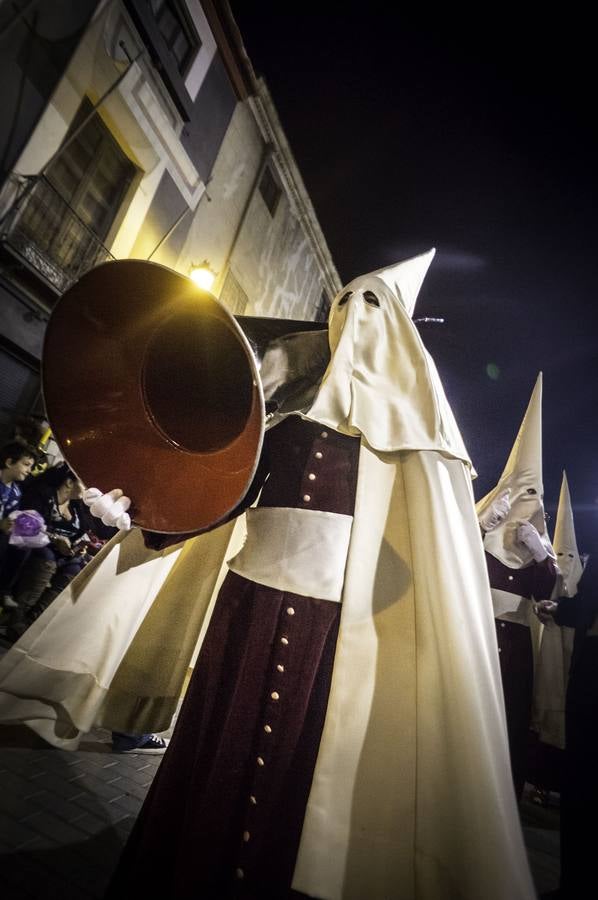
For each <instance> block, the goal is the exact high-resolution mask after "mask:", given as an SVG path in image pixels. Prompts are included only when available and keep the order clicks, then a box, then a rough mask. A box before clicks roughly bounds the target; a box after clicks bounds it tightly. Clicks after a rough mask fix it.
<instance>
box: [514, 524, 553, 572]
mask: <svg viewBox="0 0 598 900" xmlns="http://www.w3.org/2000/svg"><path fill="white" fill-rule="evenodd" d="M517 540H518V541H520V543H522V544H525V546H526V547H527V549H528V550H529V552H530V553H531V555H532V556H533V558H534V559H535V561H536V562H538V563H539V562H542V560H544V559H546V557H547V556H548V550H547V548H546V547H545V546H544V544H543V543H542V538H541V537H540V534H539V532H538V530H537V529H536V528H534V526H533V525H532V523H531V522H522V523H521V525H519V526H518V527H517Z"/></svg>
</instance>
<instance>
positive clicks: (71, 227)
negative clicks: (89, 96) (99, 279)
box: [16, 100, 136, 289]
mask: <svg viewBox="0 0 598 900" xmlns="http://www.w3.org/2000/svg"><path fill="white" fill-rule="evenodd" d="M90 111H91V103H90V102H89V100H85V101H84V102H83V104H82V105H81V106H80V108H79V111H78V113H77V115H76V116H75V119H74V121H73V123H72V125H71V128H70V129H69V131H68V133H67V136H66V138H65V143H66V144H67V146H65V149H64V151H63V152H62V153H60V155H59V156H58V157H57V158H56V159H55V160H54V162H53V163H52V165H51V166H50V168H49V169H48V170H47V172H46V175H45V176H44V177H42V178H38V179H36V184H35V187H34V188H33V189H32V190H31V192H30V193H29V196H28V197H27V201H26V203H25V205H24V207H23V211H22V214H21V215H20V217H19V219H18V221H17V223H16V230H17V231H18V235H19V237H20V239H21V241H23V240H26V241H28V242H29V243H30V246H29V247H27V251H28V252H27V253H26V255H27V257H28V258H29V259H30V261H32V262H33V263H34V265H36V268H38V269H40V270H42V271H43V272H44V274H45V276H46V277H47V278H48V279H49V280H50V281H52V282H53V283H54V284H55V285H56V287H59V288H61V289H64V288H65V287H67V286H68V282H69V280H72V279H73V278H76V277H78V275H80V274H82V272H84V271H86V269H89V268H91V266H93V265H95V264H96V263H97V262H100V261H102V260H103V259H106V258H107V256H109V254H108V251H107V250H106V248H105V247H104V245H103V241H104V240H105V239H106V237H107V235H108V232H109V231H110V228H111V226H112V224H113V222H114V220H115V218H116V215H117V213H118V211H119V209H120V206H121V203H122V201H123V198H124V195H125V193H126V191H127V189H128V187H129V185H130V184H131V181H132V179H133V177H134V175H135V173H136V168H135V166H134V165H133V163H132V162H131V161H130V160H129V159H128V157H127V156H126V155H125V154H124V153H123V151H122V150H121V149H120V147H119V145H118V144H117V143H116V141H115V140H114V138H113V137H112V135H111V134H110V131H109V130H108V129H107V128H106V126H105V125H104V123H103V122H102V120H101V118H100V117H99V115H97V114H96V115H95V116H93V118H91V119H90V120H89V122H87V124H86V125H85V127H84V128H83V130H82V131H81V132H80V133H79V134H78V135H77V137H76V138H75V139H74V140H72V141H71V143H67V142H68V140H69V138H70V136H71V135H72V134H73V133H74V132H75V131H76V129H77V128H78V127H79V126H80V124H81V122H82V121H83V120H84V118H85V117H86V116H87V115H88V114H89V112H90ZM21 252H23V249H22V248H21ZM40 254H41V256H40ZM42 258H43V262H42V261H41V260H42ZM36 259H37V260H38V261H39V265H38V264H37V263H36ZM61 281H63V282H64V283H61Z"/></svg>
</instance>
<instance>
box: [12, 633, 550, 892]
mask: <svg viewBox="0 0 598 900" xmlns="http://www.w3.org/2000/svg"><path fill="white" fill-rule="evenodd" d="M1 652H2V647H1V646H0V653H1ZM161 759H162V757H161V756H148V755H142V754H113V753H112V752H111V745H110V734H109V732H107V731H103V730H99V729H98V730H96V731H93V732H91V733H90V734H89V735H88V736H87V739H86V740H85V741H84V742H82V744H81V745H80V748H79V750H77V751H76V752H67V751H62V750H56V749H54V748H52V747H49V746H48V745H47V744H46V743H45V742H43V741H42V740H41V739H39V738H37V737H36V736H35V735H34V734H33V733H32V732H31V731H29V729H26V728H12V727H8V726H0V897H1V898H2V900H13V898H15V900H16V898H19V900H21V898H22V900H54V898H56V900H90V898H101V897H102V896H103V893H104V890H105V887H106V884H107V882H108V879H109V878H110V875H111V873H112V871H113V869H114V866H115V865H116V861H117V859H118V857H119V855H120V851H121V849H122V846H123V844H124V842H125V840H126V838H127V835H128V834H129V832H130V830H131V827H132V825H133V823H134V821H135V817H136V816H137V814H138V812H139V809H140V807H141V804H142V802H143V800H144V798H145V795H146V792H147V790H148V788H149V786H150V784H151V782H152V779H153V777H154V775H155V773H156V770H157V768H158V766H159V764H160V761H161ZM522 820H523V825H524V833H525V839H526V844H527V848H528V853H529V857H530V863H531V866H532V871H533V874H534V879H535V882H536V886H537V888H538V891H539V892H543V891H549V890H552V889H554V888H556V887H557V886H558V870H559V864H558V853H559V849H558V809H557V808H555V807H542V806H536V805H534V804H533V803H531V802H529V800H524V802H523V804H522ZM164 900H168V898H164ZM364 900H367V898H364Z"/></svg>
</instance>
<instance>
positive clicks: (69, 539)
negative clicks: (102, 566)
mask: <svg viewBox="0 0 598 900" xmlns="http://www.w3.org/2000/svg"><path fill="white" fill-rule="evenodd" d="M82 492H83V485H82V484H81V482H80V481H79V479H78V478H77V476H76V475H75V473H74V472H73V471H72V470H71V469H70V468H69V467H68V466H67V465H66V463H60V464H59V465H58V466H53V467H52V468H50V469H47V470H46V471H45V472H44V473H43V474H42V475H39V476H38V477H37V478H35V479H34V480H33V481H32V483H31V485H30V486H29V487H28V489H27V490H26V491H25V492H24V494H23V499H22V504H21V505H22V508H24V509H25V508H26V509H35V510H37V511H38V512H39V513H40V514H41V515H42V517H43V519H44V522H45V523H46V528H47V534H48V536H49V538H50V543H49V544H48V545H47V546H46V547H42V548H40V549H36V550H32V551H31V552H30V554H29V557H28V559H27V562H26V564H25V565H24V567H23V569H22V571H21V573H20V575H19V578H18V580H17V582H16V584H15V587H14V600H15V602H16V604H17V609H15V610H14V612H13V615H12V618H11V621H10V628H9V633H8V637H9V638H13V639H16V638H18V637H19V636H20V635H21V634H22V633H23V632H24V631H25V630H26V629H27V628H28V626H29V625H30V624H31V623H32V622H33V621H35V619H36V618H37V617H38V616H39V615H40V614H41V613H42V612H43V611H44V610H45V609H47V608H48V606H49V605H50V603H51V602H52V601H53V600H54V598H55V597H57V596H58V594H59V593H60V592H61V591H62V590H64V588H65V587H66V586H67V584H68V583H69V582H70V581H71V580H72V579H73V578H74V577H75V575H78V574H79V572H80V571H81V569H82V568H83V566H84V565H85V563H86V562H88V560H89V556H88V555H87V541H88V535H87V533H86V527H85V523H84V522H83V521H82V519H81V516H80V515H79V512H78V508H77V507H78V504H77V502H76V501H77V500H78V499H79V498H80V497H81V494H82Z"/></svg>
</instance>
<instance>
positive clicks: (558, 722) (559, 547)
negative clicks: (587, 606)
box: [533, 472, 584, 748]
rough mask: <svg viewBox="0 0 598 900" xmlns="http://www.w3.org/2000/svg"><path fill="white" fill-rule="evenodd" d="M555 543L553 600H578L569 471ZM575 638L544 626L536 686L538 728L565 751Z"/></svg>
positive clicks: (579, 567)
mask: <svg viewBox="0 0 598 900" xmlns="http://www.w3.org/2000/svg"><path fill="white" fill-rule="evenodd" d="M552 543H553V547H554V550H555V553H556V559H557V564H558V567H559V576H558V577H557V581H556V584H555V588H554V594H553V597H554V599H558V598H559V597H574V596H575V595H576V594H577V586H578V583H579V580H580V578H581V576H582V574H583V570H584V564H583V562H582V560H581V557H580V554H579V550H578V549H577V539H576V537H575V524H574V521H573V507H572V504H571V495H570V493H569V484H568V482H567V475H566V473H565V472H563V480H562V482H561V492H560V495H559V505H558V509H557V514H556V523H555V527H554V536H553V539H552ZM573 638H574V629H573V628H569V627H567V626H561V627H559V626H558V625H556V624H555V623H554V622H551V623H548V624H547V625H545V626H544V629H543V631H542V638H541V644H540V651H539V655H538V664H537V667H536V678H535V685H534V711H533V722H534V728H535V730H536V731H537V732H538V734H539V735H540V739H541V740H542V741H543V742H544V743H546V744H551V745H553V746H555V747H561V748H563V747H564V746H565V697H566V691H567V680H568V674H569V668H570V665H571V656H572V653H573Z"/></svg>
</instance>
